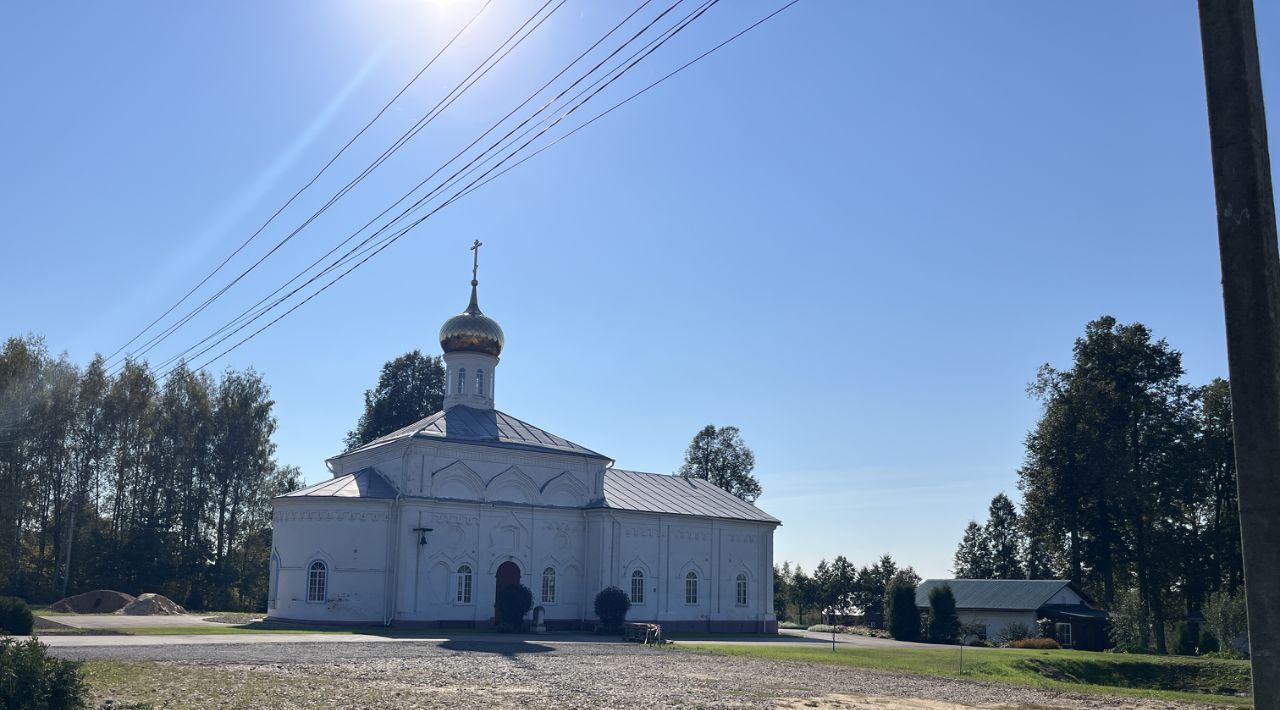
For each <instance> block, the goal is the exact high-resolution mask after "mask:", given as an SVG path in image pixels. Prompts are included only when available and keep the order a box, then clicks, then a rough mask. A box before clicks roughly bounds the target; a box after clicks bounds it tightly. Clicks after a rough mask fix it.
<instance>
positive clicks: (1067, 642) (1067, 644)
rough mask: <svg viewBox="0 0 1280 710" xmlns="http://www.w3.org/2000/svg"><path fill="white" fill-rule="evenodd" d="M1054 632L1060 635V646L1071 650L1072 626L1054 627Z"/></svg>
mask: <svg viewBox="0 0 1280 710" xmlns="http://www.w3.org/2000/svg"><path fill="white" fill-rule="evenodd" d="M1054 631H1055V632H1056V633H1057V635H1058V645H1059V646H1061V647H1063V648H1071V624H1058V625H1056V626H1055V627H1054Z"/></svg>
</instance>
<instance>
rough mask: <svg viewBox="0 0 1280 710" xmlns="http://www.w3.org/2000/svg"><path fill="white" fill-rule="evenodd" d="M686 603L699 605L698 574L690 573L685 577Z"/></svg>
mask: <svg viewBox="0 0 1280 710" xmlns="http://www.w3.org/2000/svg"><path fill="white" fill-rule="evenodd" d="M684 603H685V604H697V603H698V573H697V572H690V573H689V574H686V575H685V576H684Z"/></svg>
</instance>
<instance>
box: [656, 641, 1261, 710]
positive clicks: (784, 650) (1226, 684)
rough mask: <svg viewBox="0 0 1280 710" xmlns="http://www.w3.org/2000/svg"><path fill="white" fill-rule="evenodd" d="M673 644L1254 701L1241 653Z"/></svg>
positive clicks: (1090, 689)
mask: <svg viewBox="0 0 1280 710" xmlns="http://www.w3.org/2000/svg"><path fill="white" fill-rule="evenodd" d="M677 648H679V649H690V650H694V651H701V652H704V653H716V654H720V655H727V656H748V657H751V658H764V659H770V660H777V661H797V662H804V663H829V664H835V665H843V666H852V667H856V668H869V669H874V670H884V671H894V672H905V673H916V674H920V675H931V676H946V677H953V678H961V677H963V678H966V679H970V680H979V681H989V682H996V683H1008V684H1011V685H1021V686H1029V687H1035V688H1050V689H1053V690H1063V691H1075V692H1085V693H1098V694H1105V695H1124V696H1131V697H1142V698H1156V699H1160V700H1184V701H1193V702H1200V703H1209V704H1214V705H1219V706H1223V707H1233V708H1235V707H1252V701H1251V700H1250V699H1249V698H1247V697H1240V696H1239V695H1238V693H1240V692H1242V691H1246V690H1247V689H1248V688H1249V664H1248V663H1247V662H1246V661H1228V660H1216V659H1214V660H1209V659H1198V658H1179V657H1162V656H1134V655H1124V654H1103V653H1088V652H1085V651H1030V650H1015V649H981V648H967V649H965V652H964V674H963V675H961V673H960V667H959V651H958V649H957V648H954V647H951V648H937V649H933V648H857V647H848V646H846V647H842V648H840V649H838V650H836V651H834V652H833V651H832V650H831V649H830V648H825V647H824V648H816V647H814V648H809V647H792V646H727V645H716V644H714V643H706V644H700V643H682V644H680V645H679V646H678V647H677Z"/></svg>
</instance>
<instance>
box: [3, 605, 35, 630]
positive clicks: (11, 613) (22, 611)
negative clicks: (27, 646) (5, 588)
mask: <svg viewBox="0 0 1280 710" xmlns="http://www.w3.org/2000/svg"><path fill="white" fill-rule="evenodd" d="M35 623H36V620H35V617H34V616H32V615H31V609H29V608H27V603H26V602H25V601H23V600H21V599H19V598H17V597H0V633H6V634H12V635H14V636H28V635H30V634H31V629H32V628H33V627H34V626H35Z"/></svg>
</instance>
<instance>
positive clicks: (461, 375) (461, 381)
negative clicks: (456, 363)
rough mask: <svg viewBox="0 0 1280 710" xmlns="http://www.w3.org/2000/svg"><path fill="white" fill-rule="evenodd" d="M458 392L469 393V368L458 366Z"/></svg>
mask: <svg viewBox="0 0 1280 710" xmlns="http://www.w3.org/2000/svg"><path fill="white" fill-rule="evenodd" d="M457 393H458V394H466V393H467V368H465V367H461V368H458V392H457Z"/></svg>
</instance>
